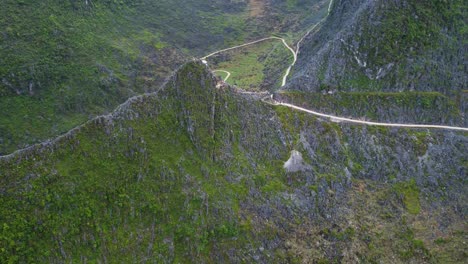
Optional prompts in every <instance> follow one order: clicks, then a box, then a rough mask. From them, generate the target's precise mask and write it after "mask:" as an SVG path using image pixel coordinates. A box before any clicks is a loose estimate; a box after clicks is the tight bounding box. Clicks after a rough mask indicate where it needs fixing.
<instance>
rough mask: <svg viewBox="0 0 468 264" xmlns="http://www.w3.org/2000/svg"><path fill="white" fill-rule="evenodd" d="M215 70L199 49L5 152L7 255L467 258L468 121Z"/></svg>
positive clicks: (2, 214)
mask: <svg viewBox="0 0 468 264" xmlns="http://www.w3.org/2000/svg"><path fill="white" fill-rule="evenodd" d="M215 84H216V80H215V79H214V78H213V76H211V75H210V74H209V73H208V72H207V70H206V68H205V67H204V66H203V65H202V64H198V63H190V64H188V65H186V66H184V67H183V68H182V69H181V70H180V71H179V72H178V74H177V75H176V76H175V77H174V78H173V79H172V80H171V81H170V82H169V83H168V84H167V86H166V87H165V88H164V89H163V90H161V91H159V92H158V93H155V94H150V95H144V96H139V97H136V98H132V99H131V100H129V101H128V102H127V103H125V104H124V105H122V106H120V107H119V108H118V109H117V110H116V111H115V112H113V113H112V114H110V115H107V116H103V117H99V118H97V119H94V120H92V121H89V122H88V123H87V124H85V125H84V126H82V127H79V128H77V129H75V130H73V131H71V132H70V133H68V134H67V135H65V136H63V137H60V138H58V139H56V140H54V141H52V142H48V143H44V144H41V145H38V146H35V147H32V148H30V149H27V150H23V151H21V152H19V153H16V154H14V155H12V156H9V157H6V158H1V159H0V168H1V169H0V194H1V195H0V262H2V263H16V262H48V263H56V262H70V261H73V262H98V261H101V262H106V261H107V262H110V263H113V262H154V263H169V262H177V263H190V262H193V261H196V262H214V263H226V262H228V263H244V262H260V263H285V262H287V263H303V262H306V263H315V262H320V263H334V262H348V263H349V262H352V261H358V262H360V261H361V262H379V261H383V262H391V261H393V262H395V261H396V262H402V263H403V262H412V263H427V262H435V263H437V262H440V263H448V262H460V261H462V260H463V259H465V258H466V253H465V251H464V248H465V247H464V243H465V242H466V223H465V222H464V221H463V211H464V208H465V207H466V194H467V192H466V181H465V172H466V169H467V167H466V166H467V164H466V155H464V154H465V153H466V150H467V144H468V143H467V140H466V134H462V133H452V132H445V131H435V130H434V131H430V132H428V131H426V130H407V129H381V128H370V127H361V126H353V125H346V124H341V125H338V124H335V123H329V122H326V121H320V120H318V119H316V118H315V117H312V116H309V115H306V114H303V113H299V112H295V111H292V110H290V109H288V108H284V107H272V106H269V105H266V104H264V103H262V102H261V101H254V100H252V99H249V98H244V97H242V96H241V95H237V94H236V93H235V92H233V91H232V90H231V88H229V87H221V88H220V89H217V88H215ZM293 150H295V151H297V152H298V153H299V154H300V156H302V158H301V159H299V160H297V162H296V165H297V166H295V167H288V168H287V170H286V169H284V168H283V165H284V164H285V162H286V161H287V160H288V159H289V158H290V153H291V151H293ZM383 165H385V166H383Z"/></svg>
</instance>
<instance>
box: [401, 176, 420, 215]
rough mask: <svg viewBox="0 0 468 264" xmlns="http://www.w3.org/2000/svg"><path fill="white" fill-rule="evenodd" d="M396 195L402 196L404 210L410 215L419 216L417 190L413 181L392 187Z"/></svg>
mask: <svg viewBox="0 0 468 264" xmlns="http://www.w3.org/2000/svg"><path fill="white" fill-rule="evenodd" d="M394 189H395V191H396V192H397V194H399V195H400V196H402V199H403V203H404V204H405V208H406V210H408V212H409V213H410V214H415V215H416V214H419V212H420V211H421V203H420V201H419V188H418V186H417V185H416V182H415V181H414V180H411V181H409V182H406V183H398V184H395V186H394Z"/></svg>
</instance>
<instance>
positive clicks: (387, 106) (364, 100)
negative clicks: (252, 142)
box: [277, 90, 462, 124]
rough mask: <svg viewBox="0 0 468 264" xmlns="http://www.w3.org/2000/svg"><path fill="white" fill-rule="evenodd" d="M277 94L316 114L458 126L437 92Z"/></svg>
mask: <svg viewBox="0 0 468 264" xmlns="http://www.w3.org/2000/svg"><path fill="white" fill-rule="evenodd" d="M324 92H325V94H322V93H307V92H281V93H279V94H278V95H277V96H279V97H280V98H281V99H282V100H285V101H288V102H291V103H292V104H296V105H299V106H303V107H306V108H310V109H314V110H317V111H321V112H325V113H330V114H336V115H339V116H350V117H354V118H365V119H367V120H372V121H381V122H401V123H404V122H416V123H422V124H460V123H461V120H462V118H461V113H460V110H459V107H458V106H457V105H456V104H455V102H454V101H453V100H452V99H450V98H449V97H447V96H444V95H442V94H441V93H438V92H399V93H388V92H335V93H333V94H326V92H327V90H324Z"/></svg>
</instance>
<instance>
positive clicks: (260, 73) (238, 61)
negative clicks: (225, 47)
mask: <svg viewBox="0 0 468 264" xmlns="http://www.w3.org/2000/svg"><path fill="white" fill-rule="evenodd" d="M291 58H292V55H291V53H290V52H289V50H288V49H287V48H286V47H285V46H284V45H283V43H282V42H281V41H280V40H276V39H272V40H267V41H264V42H260V43H256V44H253V45H251V46H247V47H243V48H239V49H235V50H231V51H226V52H223V53H221V54H219V55H216V56H215V57H212V58H209V61H213V62H214V65H213V66H211V67H213V68H214V69H223V70H226V71H229V72H230V73H231V74H232V75H231V77H229V80H228V83H230V84H233V85H236V86H238V87H240V88H242V89H245V90H253V91H258V90H264V89H273V88H274V87H278V85H279V84H281V80H282V77H283V75H282V74H284V72H285V71H286V69H287V67H288V66H289V64H290V63H291V62H290V60H292V59H291Z"/></svg>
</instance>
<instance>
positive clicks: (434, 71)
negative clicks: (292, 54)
mask: <svg viewBox="0 0 468 264" xmlns="http://www.w3.org/2000/svg"><path fill="white" fill-rule="evenodd" d="M466 12H467V5H466V2H465V1H462V0H454V1H443V0H430V1H416V0H392V1H383V0H378V1H369V0H351V1H343V0H337V1H335V2H334V4H333V8H332V12H331V14H330V16H329V18H328V19H327V21H326V22H325V23H324V25H323V27H322V28H321V29H320V30H319V32H317V34H314V35H311V36H309V38H307V39H306V40H305V42H304V45H303V48H302V49H301V53H302V54H301V56H300V58H299V61H298V64H297V67H296V74H295V80H294V82H293V83H292V85H291V88H293V89H300V90H309V91H319V90H320V89H321V88H322V89H323V88H328V89H337V90H340V91H387V92H392V91H413V90H416V91H438V92H441V93H443V94H446V95H458V93H459V92H460V91H461V90H463V89H466V83H467V69H466V37H467V31H466V29H467V25H466V22H465V21H466V17H467V14H466Z"/></svg>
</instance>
